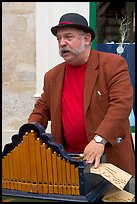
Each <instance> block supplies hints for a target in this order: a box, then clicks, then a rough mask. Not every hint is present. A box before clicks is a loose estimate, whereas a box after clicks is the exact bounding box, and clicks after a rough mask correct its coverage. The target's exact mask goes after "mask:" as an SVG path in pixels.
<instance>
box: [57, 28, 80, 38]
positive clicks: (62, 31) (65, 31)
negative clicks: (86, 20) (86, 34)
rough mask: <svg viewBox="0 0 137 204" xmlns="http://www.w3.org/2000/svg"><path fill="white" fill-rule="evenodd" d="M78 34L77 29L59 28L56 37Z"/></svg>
mask: <svg viewBox="0 0 137 204" xmlns="http://www.w3.org/2000/svg"><path fill="white" fill-rule="evenodd" d="M78 32H79V29H77V28H73V27H70V28H59V29H58V30H57V36H58V35H64V34H71V33H72V34H73V33H78Z"/></svg>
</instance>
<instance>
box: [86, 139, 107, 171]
mask: <svg viewBox="0 0 137 204" xmlns="http://www.w3.org/2000/svg"><path fill="white" fill-rule="evenodd" d="M104 148H105V145H104V144H101V143H96V142H95V141H94V140H91V141H90V142H89V144H88V145H87V146H86V147H85V149H84V153H83V154H84V160H86V162H87V163H90V164H92V163H93V162H95V164H94V167H95V168H97V167H98V166H99V164H100V158H101V156H102V155H103V153H104Z"/></svg>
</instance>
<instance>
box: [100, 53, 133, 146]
mask: <svg viewBox="0 0 137 204" xmlns="http://www.w3.org/2000/svg"><path fill="white" fill-rule="evenodd" d="M109 60H110V59H109ZM105 76H106V80H107V84H108V90H109V106H108V110H107V112H106V115H105V117H104V119H103V121H102V122H101V123H100V125H99V127H98V128H97V129H96V134H99V135H101V136H102V137H103V136H104V138H105V139H107V140H108V141H109V142H110V143H112V144H114V143H115V141H116V139H117V138H118V137H122V138H124V137H125V136H126V133H125V132H124V131H125V130H128V131H127V132H130V124H129V115H130V112H131V110H132V106H133V87H132V84H131V80H130V75H129V70H128V64H127V62H126V60H125V59H124V58H122V57H121V56H117V55H115V56H114V57H113V58H111V63H110V67H108V66H107V68H106V69H105Z"/></svg>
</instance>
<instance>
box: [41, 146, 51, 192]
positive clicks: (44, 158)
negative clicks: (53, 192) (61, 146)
mask: <svg viewBox="0 0 137 204" xmlns="http://www.w3.org/2000/svg"><path fill="white" fill-rule="evenodd" d="M46 149H47V145H46V144H45V143H43V144H42V145H41V162H42V178H43V181H42V183H43V193H48V182H49V181H48V173H47V155H46Z"/></svg>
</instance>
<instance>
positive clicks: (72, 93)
mask: <svg viewBox="0 0 137 204" xmlns="http://www.w3.org/2000/svg"><path fill="white" fill-rule="evenodd" d="M86 65H87V63H84V64H82V65H80V66H71V65H69V64H67V66H66V73H65V79H64V88H63V93H62V122H63V128H64V138H65V145H64V148H65V149H66V151H67V152H75V153H80V152H83V150H84V148H85V146H86V145H87V136H86V130H85V121H84V81H85V72H86Z"/></svg>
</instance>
